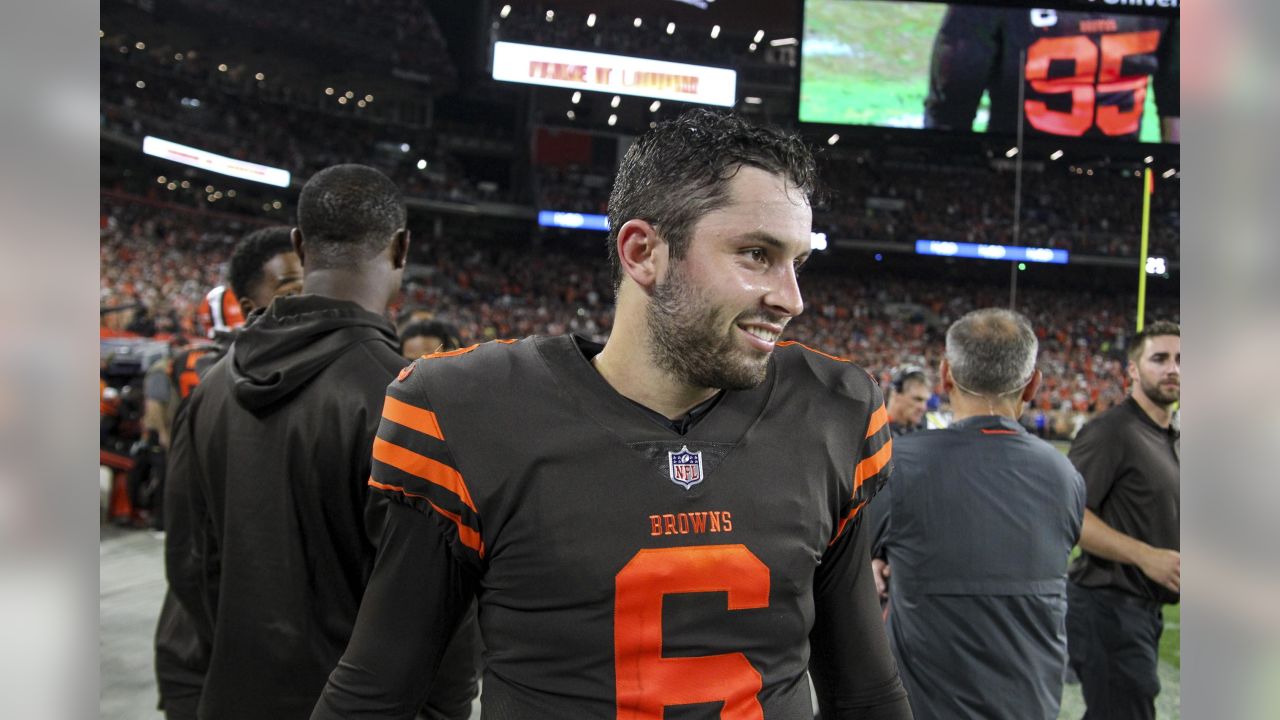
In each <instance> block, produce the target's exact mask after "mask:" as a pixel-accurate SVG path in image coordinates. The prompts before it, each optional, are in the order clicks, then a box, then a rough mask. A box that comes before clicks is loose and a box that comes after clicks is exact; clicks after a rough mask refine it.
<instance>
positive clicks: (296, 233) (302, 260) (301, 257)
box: [289, 228, 307, 268]
mask: <svg viewBox="0 0 1280 720" xmlns="http://www.w3.org/2000/svg"><path fill="white" fill-rule="evenodd" d="M289 244H290V245H292V246H293V251H294V252H295V253H297V255H298V264H299V265H302V267H303V268H306V267H307V255H306V252H304V250H303V242H302V231H301V230H299V229H298V228H294V229H292V230H290V231H289Z"/></svg>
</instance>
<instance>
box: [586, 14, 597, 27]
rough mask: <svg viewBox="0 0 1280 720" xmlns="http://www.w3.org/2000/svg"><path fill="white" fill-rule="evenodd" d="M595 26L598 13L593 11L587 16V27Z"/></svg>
mask: <svg viewBox="0 0 1280 720" xmlns="http://www.w3.org/2000/svg"><path fill="white" fill-rule="evenodd" d="M595 26H596V14H595V13H591V14H590V15H588V16H587V27H595Z"/></svg>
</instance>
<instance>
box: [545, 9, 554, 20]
mask: <svg viewBox="0 0 1280 720" xmlns="http://www.w3.org/2000/svg"><path fill="white" fill-rule="evenodd" d="M555 19H556V11H555V10H548V11H547V22H552V21H554V20H555Z"/></svg>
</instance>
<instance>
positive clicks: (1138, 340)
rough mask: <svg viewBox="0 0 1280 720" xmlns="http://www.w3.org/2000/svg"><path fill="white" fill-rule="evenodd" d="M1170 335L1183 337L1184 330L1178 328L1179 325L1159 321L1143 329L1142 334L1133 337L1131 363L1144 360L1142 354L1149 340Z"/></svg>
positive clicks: (1130, 347) (1130, 354) (1130, 353)
mask: <svg viewBox="0 0 1280 720" xmlns="http://www.w3.org/2000/svg"><path fill="white" fill-rule="evenodd" d="M1169 335H1172V336H1174V337H1182V328H1181V327H1179V326H1178V323H1174V322H1169V321H1168V320H1158V321H1156V322H1153V323H1151V324H1150V325H1147V326H1146V327H1144V328H1142V331H1141V332H1139V333H1138V334H1137V335H1135V336H1133V343H1132V344H1130V345H1129V360H1130V362H1135V363H1136V362H1138V361H1139V360H1141V359H1142V352H1143V350H1145V349H1146V345H1147V340H1149V339H1151V338H1156V337H1167V336H1169Z"/></svg>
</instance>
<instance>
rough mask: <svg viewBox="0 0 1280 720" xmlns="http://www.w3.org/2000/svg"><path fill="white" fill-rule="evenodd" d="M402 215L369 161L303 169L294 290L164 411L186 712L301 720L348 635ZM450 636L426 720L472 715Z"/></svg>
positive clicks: (405, 246) (386, 375) (466, 658)
mask: <svg viewBox="0 0 1280 720" xmlns="http://www.w3.org/2000/svg"><path fill="white" fill-rule="evenodd" d="M405 221H406V212H405V206H404V202H403V200H402V199H401V197H400V193H399V191H398V190H397V188H396V187H395V185H394V184H393V183H392V182H391V181H390V180H389V179H388V178H387V177H386V176H385V175H383V174H382V173H380V172H378V171H377V170H374V169H373V168H369V167H366V166H363V165H337V166H334V167H330V168H327V169H325V170H322V171H320V172H319V173H317V174H316V175H315V176H313V177H312V178H311V179H310V180H309V181H308V182H307V184H306V185H305V186H304V187H303V189H302V193H301V196H300V197H299V201H298V227H297V228H295V229H294V230H293V235H292V242H293V246H294V249H295V251H296V252H297V254H298V257H299V258H300V259H301V260H302V267H303V288H302V291H303V294H301V295H298V296H295V297H283V298H277V299H276V300H275V301H273V302H272V304H271V305H270V306H269V307H268V308H266V310H265V311H263V312H261V313H257V314H255V315H254V316H253V317H251V318H250V319H249V322H248V323H247V324H246V325H245V327H244V329H243V330H242V331H241V333H240V334H239V335H238V336H237V338H236V340H235V342H234V344H233V345H232V347H231V350H230V351H229V352H228V354H227V355H226V357H224V358H223V359H222V360H220V361H219V362H218V363H217V364H216V365H214V366H213V368H211V369H210V370H209V373H208V375H207V376H205V378H204V379H203V381H202V382H201V383H200V385H199V386H198V387H197V388H196V390H195V392H193V393H192V395H191V397H190V399H189V402H188V403H187V405H186V406H185V407H184V408H183V409H182V410H181V411H180V412H179V415H178V417H177V418H176V420H175V425H174V430H173V447H172V450H171V458H170V476H171V478H173V482H174V485H175V487H172V488H171V490H170V493H169V497H168V498H167V499H168V500H169V505H168V506H167V507H168V509H169V516H170V518H171V522H174V523H183V524H184V525H185V529H184V531H183V532H180V533H173V532H171V533H170V534H169V536H168V537H167V538H166V548H165V550H166V553H165V554H166V557H165V562H166V571H167V575H168V579H169V585H170V588H171V590H172V591H173V593H174V595H175V596H176V597H177V598H178V600H179V602H181V603H182V605H183V606H184V608H185V609H186V610H187V611H188V612H189V613H191V615H192V616H193V619H194V622H195V624H196V627H197V630H198V632H199V633H200V634H201V636H202V637H205V638H207V639H208V641H209V644H210V647H211V653H210V657H209V664H208V671H207V673H206V676H205V680H204V688H203V692H202V694H201V698H200V702H199V706H198V715H199V717H201V718H205V719H206V720H218V719H221V718H234V719H235V720H253V719H255V718H263V719H269V720H288V719H289V718H306V717H308V716H309V714H310V712H311V708H312V707H313V706H314V704H315V702H316V699H317V698H318V697H319V695H320V691H321V690H322V689H323V687H324V684H325V680H326V678H327V677H328V675H329V672H330V671H331V670H332V669H333V668H334V666H335V665H336V664H337V661H338V658H339V657H340V656H341V654H342V651H343V649H344V648H345V647H346V645H347V640H348V638H349V637H350V635H351V630H352V626H353V624H354V622H355V618H356V611H357V609H358V607H359V605H360V600H361V597H362V595H363V593H364V588H365V584H366V582H367V581H368V579H369V574H370V571H371V570H372V567H373V561H374V557H375V552H376V547H377V543H378V538H379V535H380V532H381V529H382V523H383V516H384V515H385V504H384V503H383V502H380V501H375V500H374V499H373V498H372V496H371V495H370V494H369V490H368V486H367V484H366V481H367V480H368V478H369V474H370V464H371V448H372V445H373V438H374V435H375V433H376V431H377V428H378V422H379V419H380V417H381V410H382V403H383V396H384V393H385V390H386V386H387V384H388V383H389V382H390V381H391V380H392V379H393V378H394V377H395V376H396V374H397V373H398V372H399V371H400V370H401V368H402V367H404V364H405V363H404V359H403V358H402V357H401V356H400V352H399V340H398V338H397V337H396V332H395V329H394V327H393V326H392V325H391V323H390V322H389V321H388V320H387V319H386V318H385V317H384V315H385V312H386V308H387V304H388V302H389V301H390V300H391V299H392V297H394V295H395V294H396V293H397V292H398V290H399V287H400V282H401V277H402V275H403V273H404V268H405V264H406V261H407V257H408V251H409V232H408V230H407V229H406V228H405ZM472 626H474V624H472ZM466 627H467V626H466V625H464V626H463V628H464V629H465V628H466ZM461 632H462V631H460V633H461ZM459 638H460V640H459V641H458V642H455V643H454V646H455V653H456V658H455V659H454V660H453V661H452V663H453V664H452V667H454V668H456V669H457V670H458V677H456V678H452V679H450V680H446V681H440V680H438V681H437V683H436V688H435V689H436V690H437V691H438V692H433V697H434V698H435V699H434V700H432V701H429V705H428V707H427V708H426V709H425V714H426V715H427V716H428V717H432V718H454V717H461V718H465V717H467V715H468V714H469V712H470V704H471V700H472V698H473V697H474V696H475V679H474V678H475V674H476V673H475V668H474V660H473V657H474V649H473V647H472V644H471V643H470V642H467V641H468V640H469V639H470V636H467V637H462V634H460V636H459Z"/></svg>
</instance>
